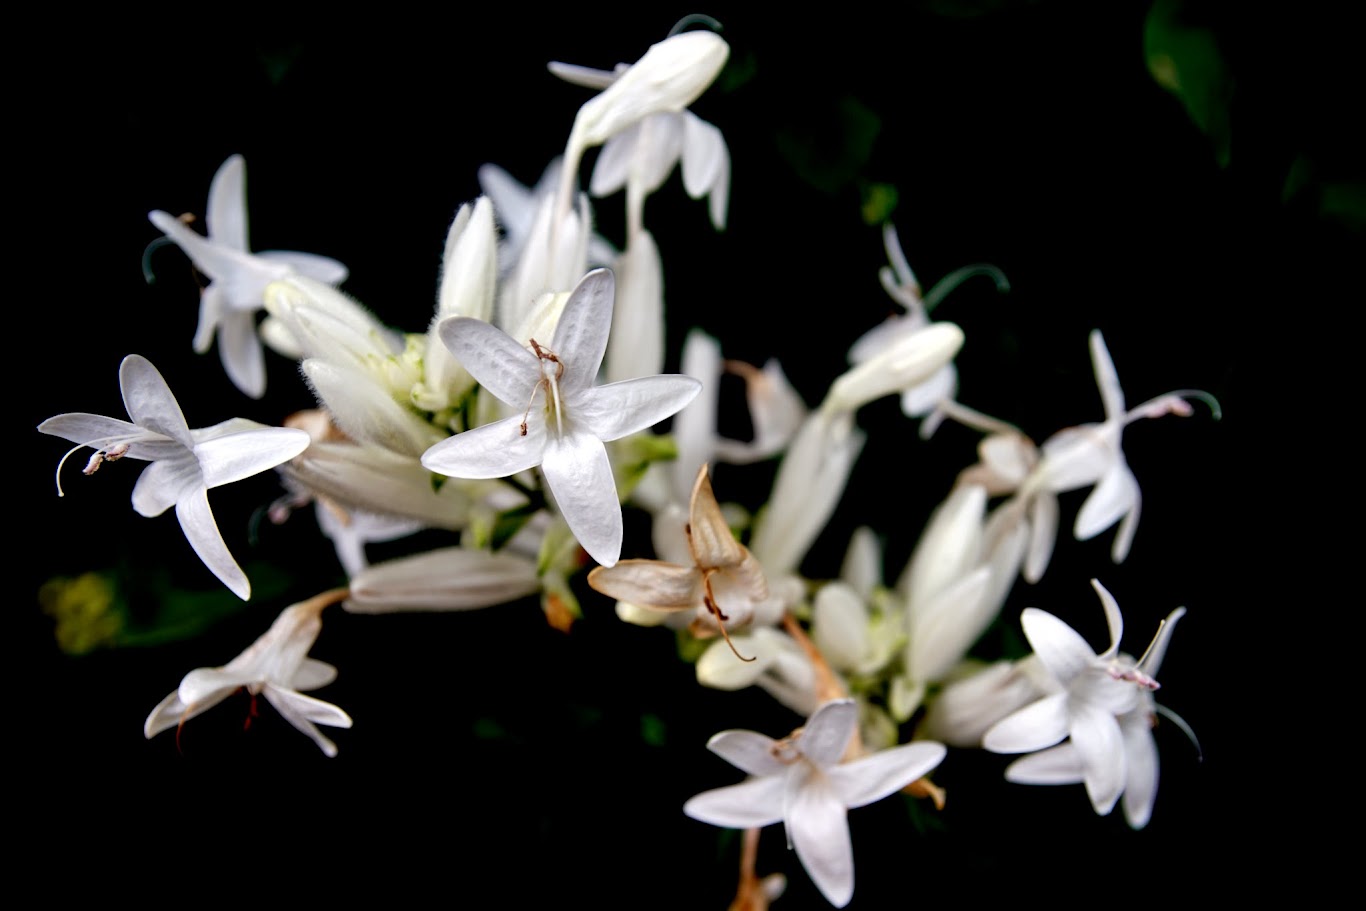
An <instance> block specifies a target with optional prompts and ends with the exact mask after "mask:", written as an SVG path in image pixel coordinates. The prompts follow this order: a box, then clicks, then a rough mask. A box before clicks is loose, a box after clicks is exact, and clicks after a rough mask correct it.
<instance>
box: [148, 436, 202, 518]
mask: <svg viewBox="0 0 1366 911" xmlns="http://www.w3.org/2000/svg"><path fill="white" fill-rule="evenodd" d="M180 455H181V457H180V458H173V459H159V460H157V461H155V462H153V463H152V464H151V465H148V466H147V467H146V468H145V469H143V471H142V474H141V475H139V476H138V481H137V483H136V484H134V485H133V509H134V510H135V511H136V512H137V514H138V515H140V516H145V517H146V518H149V519H151V518H155V517H156V516H159V515H161V514H162V513H163V512H165V511H166V510H168V509H170V508H171V507H172V506H174V505H175V504H176V501H178V500H179V499H180V498H181V496H182V495H183V494H184V493H185V491H186V490H187V489H193V488H195V487H201V486H203V484H204V476H203V474H201V473H200V471H199V463H198V462H196V461H195V460H194V459H193V458H190V456H189V454H188V453H186V452H184V450H182V451H181V454H180Z"/></svg>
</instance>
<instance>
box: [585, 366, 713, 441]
mask: <svg viewBox="0 0 1366 911" xmlns="http://www.w3.org/2000/svg"><path fill="white" fill-rule="evenodd" d="M701 391H702V384H701V383H700V382H698V381H697V380H695V379H693V378H692V377H690V376H682V375H679V374H663V375H659V376H644V377H640V378H638V379H634V380H623V381H622V382H620V383H609V384H607V385H606V386H598V387H596V388H594V389H590V390H588V391H587V392H585V393H582V394H581V395H580V396H579V397H578V398H575V399H574V400H573V405H572V407H573V410H574V414H573V417H574V419H575V420H578V421H582V422H583V424H584V426H585V427H587V428H588V429H589V430H590V431H592V433H593V435H594V436H595V437H597V438H598V439H600V440H602V441H604V442H609V443H610V442H611V441H612V440H619V439H621V438H622V437H624V436H628V435H629V434H632V433H636V432H637V431H640V430H645V429H646V428H648V427H653V426H654V425H655V424H658V423H659V422H660V421H662V420H664V419H665V418H667V417H669V416H671V415H673V414H675V413H677V412H678V411H679V409H681V408H683V407H684V406H685V405H687V404H688V403H689V402H691V401H692V400H693V399H695V398H696V397H697V394H698V393H699V392H701Z"/></svg>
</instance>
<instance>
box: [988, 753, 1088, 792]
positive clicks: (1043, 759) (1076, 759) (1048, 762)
mask: <svg viewBox="0 0 1366 911" xmlns="http://www.w3.org/2000/svg"><path fill="white" fill-rule="evenodd" d="M1084 777H1085V773H1084V772H1083V770H1082V766H1081V756H1080V755H1079V754H1078V753H1077V748H1076V747H1075V746H1073V745H1072V744H1071V743H1060V744H1058V745H1057V746H1055V747H1049V748H1048V749H1046V750H1040V751H1039V752H1037V753H1030V754H1029V755H1028V756H1022V757H1020V758H1019V759H1017V760H1015V761H1014V762H1012V763H1011V764H1010V765H1008V766H1006V781H1013V782H1015V783H1016V784H1081V782H1082V779H1083V778H1084Z"/></svg>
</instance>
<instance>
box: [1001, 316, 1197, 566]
mask: <svg viewBox="0 0 1366 911" xmlns="http://www.w3.org/2000/svg"><path fill="white" fill-rule="evenodd" d="M1090 341H1091V360H1092V362H1093V364H1094V366H1095V373H1096V385H1097V386H1098V387H1100V397H1101V400H1102V401H1103V402H1104V404H1105V421H1104V422H1103V423H1100V424H1084V425H1082V426H1080V427H1069V428H1067V429H1066V430H1062V431H1059V432H1058V433H1055V434H1054V435H1053V436H1052V437H1050V438H1049V439H1048V440H1046V441H1045V442H1044V444H1043V446H1042V447H1041V453H1042V458H1041V460H1040V462H1039V464H1038V466H1037V467H1036V468H1035V469H1034V473H1033V475H1032V476H1031V477H1030V478H1029V479H1028V480H1027V481H1026V482H1025V486H1024V489H1023V490H1024V492H1026V493H1030V492H1032V491H1034V490H1038V489H1043V490H1047V491H1050V492H1052V493H1063V492H1065V491H1069V490H1076V489H1077V488H1079V487H1089V486H1091V485H1094V487H1093V489H1092V490H1091V493H1090V495H1089V496H1087V498H1086V502H1085V503H1083V504H1082V507H1081V511H1080V512H1078V513H1077V521H1076V525H1075V527H1074V528H1073V534H1074V535H1075V536H1076V539H1077V540H1078V541H1087V540H1090V539H1091V538H1094V537H1095V536H1096V535H1098V534H1100V533H1101V532H1103V531H1105V530H1106V529H1107V528H1109V527H1110V526H1111V525H1114V524H1115V523H1116V522H1118V523H1119V531H1118V532H1117V534H1116V535H1115V543H1114V547H1113V549H1112V551H1111V555H1112V557H1113V558H1114V561H1115V562H1116V563H1122V562H1123V561H1124V558H1125V557H1127V556H1128V555H1129V547H1130V545H1132V544H1133V540H1134V532H1135V531H1137V530H1138V515H1139V509H1140V507H1141V505H1142V502H1143V498H1142V496H1141V495H1140V494H1139V489H1138V480H1137V479H1136V478H1135V477H1134V473H1133V472H1132V471H1131V470H1130V469H1129V463H1128V462H1126V461H1125V459H1124V450H1123V448H1122V447H1121V438H1122V436H1123V434H1124V428H1125V427H1127V426H1128V425H1130V424H1132V423H1133V422H1134V421H1137V420H1139V419H1141V418H1157V417H1162V416H1163V415H1167V414H1175V415H1179V416H1180V417H1189V416H1190V415H1191V413H1192V410H1191V406H1190V403H1189V402H1188V401H1186V400H1187V399H1191V398H1198V399H1200V400H1202V401H1204V402H1205V403H1206V404H1207V405H1209V407H1210V410H1211V411H1212V412H1213V413H1214V417H1215V419H1216V420H1217V419H1218V418H1219V416H1220V411H1219V403H1218V402H1217V401H1215V399H1214V397H1213V396H1211V395H1210V394H1209V393H1207V392H1202V391H1200V390H1198V389H1182V390H1178V391H1176V392H1168V393H1166V394H1165V395H1160V396H1158V397H1157V398H1154V399H1149V400H1148V401H1146V402H1144V403H1143V404H1142V405H1139V406H1138V407H1136V408H1132V409H1129V410H1127V411H1126V410H1125V408H1124V390H1123V389H1121V388H1120V386H1119V375H1118V374H1117V373H1116V372H1115V364H1114V361H1112V360H1111V359H1110V351H1109V349H1107V348H1106V347H1105V339H1104V337H1103V336H1102V335H1101V334H1100V330H1098V329H1097V330H1094V331H1093V332H1092V333H1091V339H1090Z"/></svg>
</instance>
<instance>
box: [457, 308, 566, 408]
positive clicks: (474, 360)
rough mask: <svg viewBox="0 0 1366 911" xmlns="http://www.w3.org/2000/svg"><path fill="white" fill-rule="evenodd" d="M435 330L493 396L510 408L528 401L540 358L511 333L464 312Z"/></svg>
mask: <svg viewBox="0 0 1366 911" xmlns="http://www.w3.org/2000/svg"><path fill="white" fill-rule="evenodd" d="M437 332H438V333H439V334H440V336H441V341H443V342H445V343H446V347H447V348H449V349H450V351H451V354H453V355H455V359H456V360H457V361H458V362H459V363H460V366H462V367H464V368H465V369H466V370H468V371H469V372H470V375H471V376H473V377H474V378H475V379H476V380H478V381H479V385H481V386H483V387H484V388H485V389H487V390H488V391H489V392H491V393H493V395H494V396H495V397H496V398H498V399H500V400H501V401H503V402H506V403H507V404H508V405H511V406H512V407H513V408H525V407H526V406H527V405H528V404H529V403H530V402H531V396H532V393H533V391H534V390H535V389H536V385H537V383H538V382H540V379H541V367H540V359H539V358H537V357H536V355H535V354H533V353H532V352H531V351H530V350H529V349H527V348H523V347H522V346H521V345H519V344H517V342H515V341H514V340H513V338H512V336H510V335H508V334H507V333H506V332H504V331H503V330H501V329H499V328H498V327H496V326H493V325H490V324H489V323H486V322H484V321H482V320H477V319H473V318H472V317H468V316H453V317H450V318H448V319H444V320H442V321H441V323H440V324H439V325H438V326H437ZM557 353H558V352H557Z"/></svg>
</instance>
